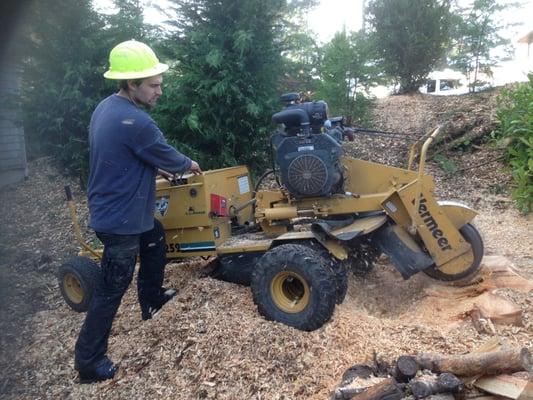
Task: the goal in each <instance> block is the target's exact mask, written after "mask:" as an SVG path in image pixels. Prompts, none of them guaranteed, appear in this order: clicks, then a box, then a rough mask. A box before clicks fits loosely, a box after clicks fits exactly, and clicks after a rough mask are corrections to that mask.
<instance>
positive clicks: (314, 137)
mask: <svg viewBox="0 0 533 400" xmlns="http://www.w3.org/2000/svg"><path fill="white" fill-rule="evenodd" d="M273 145H274V150H275V154H276V163H277V164H278V165H279V168H280V170H281V183H282V184H283V186H285V187H286V188H287V190H288V191H289V192H290V193H291V194H292V195H294V196H295V197H316V196H329V195H331V194H333V193H335V192H337V191H338V190H340V186H341V183H342V171H341V167H340V161H339V158H340V156H341V155H342V147H341V145H340V144H339V143H338V142H337V141H336V140H335V139H333V138H332V137H331V136H329V135H327V134H311V135H308V136H288V135H285V134H283V133H276V134H275V135H274V137H273Z"/></svg>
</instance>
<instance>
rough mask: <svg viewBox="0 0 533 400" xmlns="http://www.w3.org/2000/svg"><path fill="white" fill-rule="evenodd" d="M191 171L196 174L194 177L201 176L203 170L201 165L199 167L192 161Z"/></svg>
mask: <svg viewBox="0 0 533 400" xmlns="http://www.w3.org/2000/svg"><path fill="white" fill-rule="evenodd" d="M190 171H191V172H192V173H193V174H194V175H200V174H201V173H202V169H201V168H200V165H198V163H197V162H196V161H194V160H191V168H190Z"/></svg>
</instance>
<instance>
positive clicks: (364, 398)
mask: <svg viewBox="0 0 533 400" xmlns="http://www.w3.org/2000/svg"><path fill="white" fill-rule="evenodd" d="M334 396H335V397H334V398H335V399H338V400H345V399H353V400H400V399H402V398H403V396H404V394H403V391H402V390H401V388H400V386H399V385H398V384H397V383H396V380H395V379H394V378H387V379H384V380H382V381H381V382H380V383H377V384H375V385H374V386H371V387H369V388H367V389H366V390H365V391H363V392H360V393H353V391H351V390H349V388H338V389H337V390H336V391H335V395H334Z"/></svg>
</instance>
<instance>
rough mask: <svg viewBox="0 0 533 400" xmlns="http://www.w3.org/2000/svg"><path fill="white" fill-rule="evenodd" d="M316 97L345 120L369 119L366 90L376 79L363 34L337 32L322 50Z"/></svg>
mask: <svg viewBox="0 0 533 400" xmlns="http://www.w3.org/2000/svg"><path fill="white" fill-rule="evenodd" d="M319 77H320V80H319V83H318V89H317V97H319V98H321V99H324V100H326V102H327V103H328V105H329V108H330V110H331V111H332V112H333V113H334V114H338V115H343V116H345V117H346V118H347V122H348V123H349V124H351V123H357V124H360V125H364V124H365V123H367V122H368V121H369V118H368V115H369V113H368V111H369V106H370V104H371V103H370V100H369V97H368V93H369V90H370V88H371V87H372V86H374V85H375V84H376V83H377V82H378V81H379V71H378V69H377V67H376V65H375V63H374V52H373V49H372V47H371V45H370V42H369V40H368V38H367V37H366V36H365V35H364V34H363V33H351V34H347V33H346V31H345V30H343V31H342V32H338V33H337V34H336V35H335V36H334V37H333V39H332V40H331V41H330V42H329V43H327V44H326V45H325V46H324V47H323V49H322V61H321V64H320V68H319Z"/></svg>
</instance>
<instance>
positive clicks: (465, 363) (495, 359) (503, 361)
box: [415, 347, 533, 376]
mask: <svg viewBox="0 0 533 400" xmlns="http://www.w3.org/2000/svg"><path fill="white" fill-rule="evenodd" d="M415 359H416V362H417V363H418V365H420V367H421V368H422V369H429V370H431V371H433V372H437V373H442V372H450V373H452V374H455V375H460V376H472V375H500V374H510V373H513V372H518V371H529V372H531V371H533V358H532V357H531V353H530V352H529V350H528V349H527V348H526V347H524V348H522V349H519V348H518V349H509V350H500V351H494V352H490V353H469V354H464V355H454V356H448V355H442V354H431V353H429V354H420V355H418V356H416V357H415Z"/></svg>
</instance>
